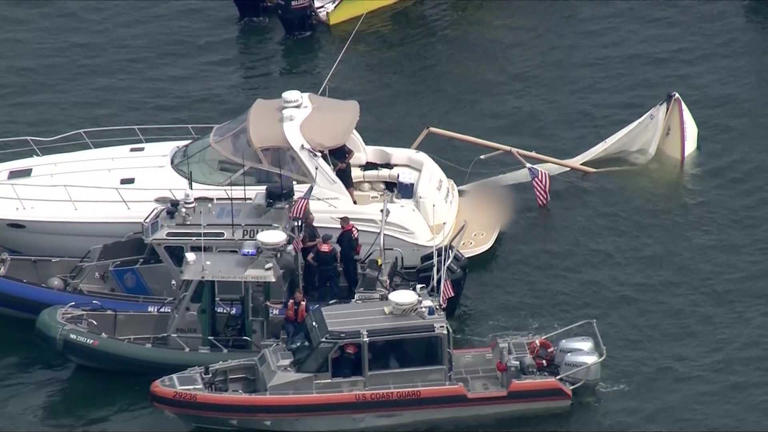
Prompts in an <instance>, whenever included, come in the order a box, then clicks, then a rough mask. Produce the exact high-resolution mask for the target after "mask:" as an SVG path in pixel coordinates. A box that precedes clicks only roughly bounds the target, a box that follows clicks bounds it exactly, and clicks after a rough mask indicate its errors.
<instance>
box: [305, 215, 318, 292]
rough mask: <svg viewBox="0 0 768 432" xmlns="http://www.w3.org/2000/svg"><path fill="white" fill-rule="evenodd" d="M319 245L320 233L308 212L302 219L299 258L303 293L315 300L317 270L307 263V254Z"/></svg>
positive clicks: (313, 218) (313, 217) (312, 216)
mask: <svg viewBox="0 0 768 432" xmlns="http://www.w3.org/2000/svg"><path fill="white" fill-rule="evenodd" d="M319 244H320V232H318V231H317V228H316V227H315V216H314V215H313V214H312V213H311V212H309V213H307V217H306V219H304V235H303V236H302V237H301V257H302V258H303V259H304V273H303V275H302V280H303V282H304V292H305V293H307V297H309V298H310V299H312V300H317V295H318V293H317V269H316V268H315V266H314V265H313V264H312V263H310V262H309V261H307V257H308V256H309V253H310V252H312V251H313V250H314V249H315V248H316V247H317V245H319Z"/></svg>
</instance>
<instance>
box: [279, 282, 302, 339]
mask: <svg viewBox="0 0 768 432" xmlns="http://www.w3.org/2000/svg"><path fill="white" fill-rule="evenodd" d="M306 319H307V300H306V299H305V298H304V293H303V292H302V291H301V290H296V292H295V293H294V294H293V298H292V299H290V300H288V304H286V305H285V320H284V321H283V328H284V329H285V334H286V336H288V341H289V344H290V341H292V340H293V338H294V337H296V336H297V335H298V334H299V331H301V330H302V329H303V328H304V321H305V320H306Z"/></svg>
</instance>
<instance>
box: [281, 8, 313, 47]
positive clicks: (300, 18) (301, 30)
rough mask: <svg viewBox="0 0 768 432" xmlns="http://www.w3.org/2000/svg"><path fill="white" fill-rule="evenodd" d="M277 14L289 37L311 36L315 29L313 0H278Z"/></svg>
mask: <svg viewBox="0 0 768 432" xmlns="http://www.w3.org/2000/svg"><path fill="white" fill-rule="evenodd" d="M276 6H277V16H278V17H279V18H280V22H281V23H282V24H283V28H284V29H285V34H286V35H287V36H288V37H293V38H300V37H304V36H309V35H310V34H312V32H313V31H314V30H315V4H314V3H313V0H277V2H276Z"/></svg>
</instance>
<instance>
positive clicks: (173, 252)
mask: <svg viewBox="0 0 768 432" xmlns="http://www.w3.org/2000/svg"><path fill="white" fill-rule="evenodd" d="M163 250H164V251H165V253H166V254H168V258H170V259H171V262H173V265H175V266H176V267H179V268H181V265H182V264H184V246H174V245H166V246H163Z"/></svg>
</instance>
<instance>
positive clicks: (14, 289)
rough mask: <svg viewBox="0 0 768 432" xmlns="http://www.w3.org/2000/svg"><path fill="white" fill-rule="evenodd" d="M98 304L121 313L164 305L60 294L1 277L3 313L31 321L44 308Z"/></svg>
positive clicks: (0, 294) (141, 310)
mask: <svg viewBox="0 0 768 432" xmlns="http://www.w3.org/2000/svg"><path fill="white" fill-rule="evenodd" d="M94 301H95V302H98V303H99V304H101V305H102V306H103V307H105V308H108V309H114V310H117V311H135V312H147V311H150V310H157V308H158V307H159V305H160V304H161V303H159V302H149V301H144V302H142V301H138V300H135V301H130V300H115V299H110V298H104V297H99V296H94V295H85V294H76V293H71V292H67V291H58V290H54V289H51V288H47V287H43V286H40V285H35V284H30V283H24V282H20V281H16V280H13V279H8V278H2V277H0V312H11V313H13V312H15V313H18V314H22V315H24V316H29V317H30V318H34V317H36V316H37V315H38V314H39V313H40V312H42V311H43V309H45V308H47V307H50V306H55V305H66V304H69V303H77V304H80V305H87V304H92V303H93V302H94Z"/></svg>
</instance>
